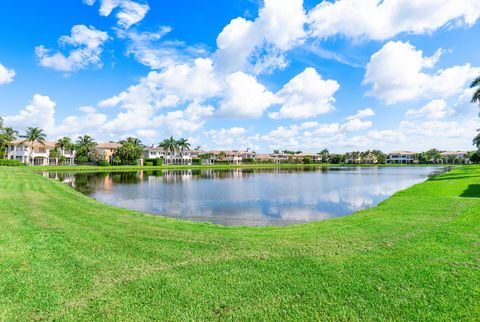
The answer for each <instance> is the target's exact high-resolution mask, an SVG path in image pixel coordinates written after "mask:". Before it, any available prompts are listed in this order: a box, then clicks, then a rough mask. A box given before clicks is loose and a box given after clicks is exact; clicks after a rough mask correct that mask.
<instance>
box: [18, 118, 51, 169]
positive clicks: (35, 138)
mask: <svg viewBox="0 0 480 322" xmlns="http://www.w3.org/2000/svg"><path fill="white" fill-rule="evenodd" d="M45 140H46V135H45V133H44V132H43V130H42V129H40V128H38V127H29V128H28V129H27V131H26V133H25V140H23V141H22V143H23V142H28V143H30V153H29V156H28V158H29V160H30V164H32V163H33V160H32V153H33V144H34V143H35V142H38V143H40V144H41V145H43V146H45Z"/></svg>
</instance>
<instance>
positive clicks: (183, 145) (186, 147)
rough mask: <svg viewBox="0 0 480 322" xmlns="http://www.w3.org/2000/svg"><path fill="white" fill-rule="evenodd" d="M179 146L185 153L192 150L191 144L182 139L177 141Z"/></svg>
mask: <svg viewBox="0 0 480 322" xmlns="http://www.w3.org/2000/svg"><path fill="white" fill-rule="evenodd" d="M177 146H178V148H179V149H180V151H182V153H183V151H184V150H190V147H191V144H190V143H188V140H187V139H184V138H181V139H179V140H178V141H177Z"/></svg>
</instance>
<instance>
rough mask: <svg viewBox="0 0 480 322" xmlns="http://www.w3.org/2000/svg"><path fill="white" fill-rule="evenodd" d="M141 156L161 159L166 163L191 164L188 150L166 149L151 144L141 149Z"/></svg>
mask: <svg viewBox="0 0 480 322" xmlns="http://www.w3.org/2000/svg"><path fill="white" fill-rule="evenodd" d="M143 156H144V157H145V158H148V159H163V164H166V165H191V164H192V153H191V151H190V150H184V151H181V150H175V151H167V150H165V149H164V148H161V147H157V146H155V145H154V146H151V147H149V148H145V149H144V150H143Z"/></svg>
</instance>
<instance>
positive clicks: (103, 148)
mask: <svg viewBox="0 0 480 322" xmlns="http://www.w3.org/2000/svg"><path fill="white" fill-rule="evenodd" d="M121 146H122V145H121V144H119V143H114V142H107V143H99V144H97V146H96V148H97V150H98V151H100V152H101V153H103V155H104V156H105V161H107V162H109V163H113V155H114V154H115V152H116V151H117V149H118V148H119V147H121Z"/></svg>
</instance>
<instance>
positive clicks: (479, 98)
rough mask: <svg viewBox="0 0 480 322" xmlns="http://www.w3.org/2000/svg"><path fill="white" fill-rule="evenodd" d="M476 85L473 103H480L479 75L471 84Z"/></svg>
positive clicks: (471, 86) (472, 86)
mask: <svg viewBox="0 0 480 322" xmlns="http://www.w3.org/2000/svg"><path fill="white" fill-rule="evenodd" d="M475 87H476V88H477V89H476V90H475V93H473V96H472V103H480V76H479V77H477V78H476V79H475V80H474V81H473V82H472V84H471V85H470V88H475Z"/></svg>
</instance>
